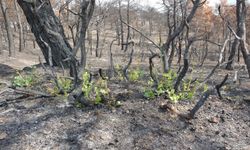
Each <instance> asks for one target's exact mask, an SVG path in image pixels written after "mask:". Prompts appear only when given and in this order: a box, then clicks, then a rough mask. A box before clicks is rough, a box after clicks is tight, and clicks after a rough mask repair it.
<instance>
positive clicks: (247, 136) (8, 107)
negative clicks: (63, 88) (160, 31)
mask: <svg viewBox="0 0 250 150" xmlns="http://www.w3.org/2000/svg"><path fill="white" fill-rule="evenodd" d="M0 69H1V70H0V78H1V79H2V82H1V83H2V84H1V86H0V91H1V93H0V149H1V150H18V149H21V150H22V149H32V150H35V149H60V150H61V149H72V150H78V149H84V150H88V149H100V150H103V149H109V150H110V149H111V150H112V149H113V150H116V149H117V150H133V149H138V150H166V149H176V150H184V149H195V150H200V149H202V150H214V149H222V150H224V149H225V150H226V149H228V150H231V149H233V150H249V149H250V90H249V89H250V88H249V87H250V86H249V85H250V82H249V81H250V80H249V79H244V81H243V82H242V84H241V85H238V86H235V87H233V88H231V89H229V90H228V89H225V90H224V91H223V96H224V99H222V100H221V99H218V98H217V96H210V97H209V100H208V101H207V102H206V103H205V105H204V106H203V107H202V108H201V109H200V110H199V112H198V113H197V114H196V117H195V119H193V120H191V121H185V120H183V119H181V118H180V117H178V116H176V115H174V114H172V113H171V112H168V111H161V110H160V109H159V106H160V104H161V103H164V102H166V100H165V99H163V98H157V99H155V100H146V99H144V98H143V96H142V95H141V94H140V92H139V91H140V90H139V89H140V87H139V86H140V85H139V84H138V83H131V84H129V85H126V83H123V82H111V83H110V89H111V91H112V92H113V94H114V96H115V97H116V99H118V100H120V101H121V102H122V106H121V107H119V108H111V107H106V106H96V107H93V108H90V107H86V108H83V109H80V108H76V107H73V106H70V105H69V104H68V103H67V101H66V100H65V97H56V98H40V97H34V96H24V95H22V94H17V93H16V92H15V91H14V90H11V89H8V88H7V84H8V83H4V82H3V80H5V81H6V82H8V81H7V80H10V79H11V75H13V74H14V73H15V70H14V69H12V68H11V67H8V66H6V65H1V67H0ZM197 96H199V95H197ZM197 100H198V97H197V98H195V100H194V101H181V102H180V103H178V104H176V107H177V109H178V110H179V111H180V112H182V113H186V112H187V111H188V110H189V109H191V108H192V106H194V103H195V101H197Z"/></svg>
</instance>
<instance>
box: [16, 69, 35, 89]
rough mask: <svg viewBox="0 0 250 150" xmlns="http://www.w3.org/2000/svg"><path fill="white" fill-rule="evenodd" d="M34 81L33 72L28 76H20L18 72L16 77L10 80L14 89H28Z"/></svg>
mask: <svg viewBox="0 0 250 150" xmlns="http://www.w3.org/2000/svg"><path fill="white" fill-rule="evenodd" d="M36 80H37V78H36V76H35V74H34V73H33V72H32V73H31V74H28V75H22V74H21V73H20V72H17V75H16V76H15V77H14V78H13V80H12V85H13V86H14V87H29V86H31V85H32V84H34V83H35V81H36Z"/></svg>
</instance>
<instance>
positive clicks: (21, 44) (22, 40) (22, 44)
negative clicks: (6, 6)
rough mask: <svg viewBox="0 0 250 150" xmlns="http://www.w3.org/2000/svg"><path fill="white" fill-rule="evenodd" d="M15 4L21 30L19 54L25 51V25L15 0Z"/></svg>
mask: <svg viewBox="0 0 250 150" xmlns="http://www.w3.org/2000/svg"><path fill="white" fill-rule="evenodd" d="M14 4H15V10H16V15H17V21H18V29H19V52H21V51H22V50H23V49H24V37H23V25H22V20H21V16H20V14H19V7H18V5H17V2H16V1H15V0H14Z"/></svg>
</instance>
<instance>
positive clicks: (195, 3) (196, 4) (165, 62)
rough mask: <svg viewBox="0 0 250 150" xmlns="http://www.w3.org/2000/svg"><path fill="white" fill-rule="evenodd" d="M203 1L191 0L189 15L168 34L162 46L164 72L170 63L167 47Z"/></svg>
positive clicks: (190, 19) (167, 69)
mask: <svg viewBox="0 0 250 150" xmlns="http://www.w3.org/2000/svg"><path fill="white" fill-rule="evenodd" d="M205 2H206V1H201V0H195V1H192V3H193V7H192V9H191V11H190V13H189V15H188V16H187V17H186V19H185V20H183V21H182V22H181V23H180V25H179V26H178V27H176V30H174V32H173V33H171V34H169V35H168V37H167V40H166V42H165V43H164V44H163V46H162V50H163V70H164V72H168V71H169V69H170V65H169V61H168V60H169V54H168V53H169V48H170V46H171V43H172V42H173V41H174V40H175V38H176V37H178V36H179V35H180V34H181V33H182V31H183V30H184V28H185V25H186V24H189V23H190V22H191V21H192V19H193V17H194V15H195V13H196V11H197V9H198V8H199V7H200V6H201V5H203V4H204V3H205Z"/></svg>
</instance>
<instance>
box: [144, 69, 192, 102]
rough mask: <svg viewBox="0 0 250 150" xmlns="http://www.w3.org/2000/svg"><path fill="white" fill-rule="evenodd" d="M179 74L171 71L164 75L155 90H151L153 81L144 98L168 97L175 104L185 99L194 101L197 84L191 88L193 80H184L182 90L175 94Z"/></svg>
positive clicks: (145, 91)
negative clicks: (175, 84)
mask: <svg viewBox="0 0 250 150" xmlns="http://www.w3.org/2000/svg"><path fill="white" fill-rule="evenodd" d="M176 78H177V74H176V73H175V72H173V71H172V70H170V71H169V72H168V73H164V74H163V75H162V77H161V78H160V80H159V83H158V86H157V88H156V89H155V90H153V89H152V88H149V87H150V86H151V85H152V81H151V82H149V83H148V84H149V86H148V87H147V88H146V90H144V97H146V98H148V99H153V98H155V96H161V95H166V96H167V97H168V98H169V100H170V101H171V102H173V103H177V102H178V101H180V100H183V99H192V98H193V96H194V95H195V89H196V84H195V85H194V87H191V80H189V81H186V80H183V83H182V85H181V90H180V91H179V92H175V90H174V83H175V81H176Z"/></svg>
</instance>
